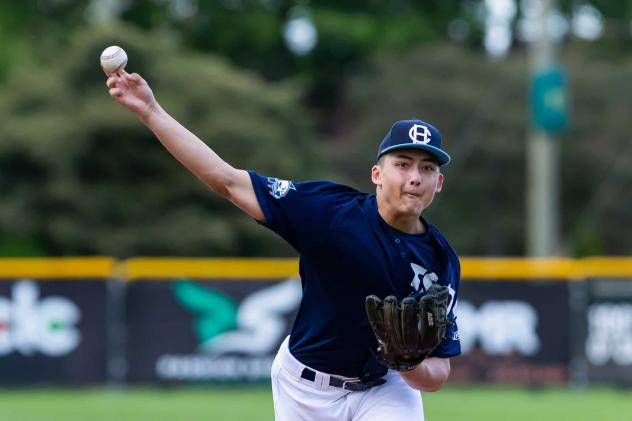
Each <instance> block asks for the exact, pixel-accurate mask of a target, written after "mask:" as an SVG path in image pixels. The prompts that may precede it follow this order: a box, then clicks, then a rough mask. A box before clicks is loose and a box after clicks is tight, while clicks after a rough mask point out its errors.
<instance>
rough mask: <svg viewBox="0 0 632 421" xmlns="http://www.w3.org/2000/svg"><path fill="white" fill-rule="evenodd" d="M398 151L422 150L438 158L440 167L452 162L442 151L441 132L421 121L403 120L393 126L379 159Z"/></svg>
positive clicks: (384, 142)
mask: <svg viewBox="0 0 632 421" xmlns="http://www.w3.org/2000/svg"><path fill="white" fill-rule="evenodd" d="M397 149H421V150H422V151H425V152H428V153H429V154H430V155H432V156H433V157H434V158H436V160H437V162H439V165H446V164H447V163H448V162H450V155H448V154H447V153H446V152H445V151H444V150H443V149H441V132H439V130H437V128H436V127H434V126H433V125H431V124H428V123H425V122H423V121H421V120H401V121H398V122H397V123H395V124H393V127H391V129H390V130H389V131H388V133H386V136H384V140H382V143H380V148H379V149H378V152H377V159H380V157H381V156H382V155H384V154H385V153H388V152H391V151H394V150H397Z"/></svg>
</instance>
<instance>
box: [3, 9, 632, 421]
mask: <svg viewBox="0 0 632 421" xmlns="http://www.w3.org/2000/svg"><path fill="white" fill-rule="evenodd" d="M109 45H120V46H121V47H123V48H124V49H125V50H126V51H127V54H128V56H129V63H128V65H127V67H126V70H127V71H129V72H138V73H140V74H141V75H142V76H143V77H144V78H145V79H147V81H148V82H149V84H150V86H151V87H152V88H153V90H154V93H155V95H156V97H157V99H158V100H159V102H160V103H161V104H162V105H163V107H164V108H165V109H166V110H168V111H169V112H170V113H171V114H172V115H173V116H174V117H175V118H176V119H178V120H179V121H180V122H182V123H183V124H184V125H185V126H187V127H188V128H190V129H191V130H192V131H193V132H194V133H196V134H197V135H198V136H199V137H200V138H201V139H203V140H204V141H205V142H207V143H208V144H209V145H211V147H212V148H213V149H215V150H216V151H217V152H218V153H219V154H220V155H221V156H222V157H224V158H225V159H226V160H227V161H228V162H229V163H231V164H233V165H234V166H236V167H239V168H244V169H254V170H256V171H258V172H260V173H262V174H266V175H270V176H276V177H281V178H284V179H291V180H297V181H300V180H309V179H316V178H318V179H321V178H324V179H331V180H335V181H339V182H342V183H347V184H350V185H352V186H354V187H356V188H358V189H360V190H363V191H373V186H372V184H371V182H370V168H371V165H372V164H373V163H374V158H375V154H376V151H377V146H378V144H379V142H380V141H381V139H382V137H383V136H384V134H385V133H386V132H387V130H388V129H389V128H390V126H391V125H392V123H393V122H394V121H396V120H400V119H407V118H421V119H423V120H425V121H428V122H431V123H432V124H434V125H435V126H437V127H438V128H439V129H440V130H441V132H442V134H443V141H444V145H445V148H446V149H447V150H448V152H449V153H450V154H451V155H452V158H453V162H452V163H451V164H450V165H449V166H447V167H445V169H444V173H445V177H446V183H445V185H444V190H443V192H442V193H441V194H440V195H438V196H437V198H436V199H435V203H434V204H433V206H432V207H431V208H429V209H428V211H427V214H426V216H427V218H428V219H429V220H430V221H431V222H432V223H433V224H434V225H436V226H438V227H439V228H440V229H441V230H442V231H443V232H444V234H445V235H446V237H447V238H449V239H450V241H451V243H452V244H453V246H454V247H455V249H456V250H457V251H458V253H459V254H460V255H461V256H464V259H463V290H462V292H461V299H462V305H461V315H460V323H462V325H461V324H460V327H461V331H462V335H463V338H462V341H463V344H464V356H463V357H460V358H459V359H455V360H454V363H453V377H452V378H453V382H452V383H451V384H450V386H448V388H447V389H446V390H443V391H441V392H439V393H437V394H432V395H429V394H427V395H426V397H425V398H424V400H425V404H426V413H427V418H428V419H433V420H447V419H455V418H457V419H472V420H476V419H479V417H480V419H483V417H484V419H487V420H489V419H505V418H512V419H522V418H520V416H525V418H524V419H527V418H526V417H527V416H528V417H529V418H528V419H532V418H533V416H534V415H535V416H539V417H540V418H541V419H543V420H544V419H551V420H553V419H559V418H561V417H569V418H573V419H577V420H581V419H594V416H595V414H599V416H600V417H601V418H602V419H604V420H628V419H631V418H632V415H630V414H632V405H631V404H630V400H629V398H628V397H627V396H628V393H629V390H628V389H627V387H629V386H630V385H631V384H632V260H628V258H627V257H626V256H630V255H631V253H632V211H630V209H631V205H630V203H631V202H630V197H631V194H630V193H631V192H632V140H631V138H630V127H629V113H630V109H632V85H631V84H630V83H629V79H630V77H632V60H631V59H630V51H632V1H629V0H620V1H607V0H558V1H555V0H441V1H440V0H425V1H421V0H418V1H414V0H392V1H374V0H364V1H356V0H348V1H344V2H341V1H328V0H311V1H310V0H208V1H202V0H101V1H99V0H89V1H76V0H32V1H31V0H28V1H22V2H0V197H1V198H2V206H0V257H2V259H0V278H2V280H3V281H5V282H0V386H1V385H4V386H7V387H9V388H7V389H2V390H0V401H1V402H2V405H0V419H1V420H5V419H6V420H35V419H37V420H40V419H42V420H43V419H46V420H51V419H59V420H74V419H88V418H89V419H111V418H112V417H113V416H118V417H119V418H120V419H130V420H131V419H152V420H153V419H182V420H188V419H199V418H201V417H206V418H208V417H211V419H238V418H240V417H246V416H248V417H250V418H251V419H262V420H263V419H272V418H273V416H272V401H271V396H270V392H269V386H268V385H267V383H266V382H267V380H266V379H267V375H268V372H269V361H270V358H271V356H273V355H274V352H275V350H276V347H277V346H278V343H279V342H280V340H281V339H282V337H283V336H284V335H285V333H286V332H287V330H288V329H289V328H290V326H291V321H292V319H293V317H294V311H295V309H296V304H297V303H298V301H297V300H298V299H300V289H297V288H298V283H297V282H296V279H295V275H296V260H295V257H296V255H295V252H294V251H293V249H291V248H290V247H289V246H288V245H286V244H285V243H284V242H283V241H281V240H280V239H278V238H277V237H276V236H275V235H274V234H272V233H270V232H268V231H267V230H265V229H262V228H260V227H258V226H257V224H256V223H254V222H253V221H252V220H251V219H250V218H249V217H247V216H245V215H244V214H242V213H241V212H239V211H237V210H236V209H234V208H233V206H232V205H231V204H229V203H227V202H224V201H223V200H222V199H220V198H219V197H216V196H214V195H212V194H210V193H209V192H208V190H207V189H206V188H205V187H204V186H203V185H202V184H201V183H199V182H198V181H197V180H196V179H195V178H194V177H193V176H192V175H190V174H189V173H188V172H187V171H186V170H184V169H183V168H182V167H181V166H180V164H178V163H177V162H176V161H175V160H174V159H173V158H171V157H170V156H169V155H168V153H167V152H166V151H165V150H163V149H162V147H161V146H160V145H159V143H158V142H157V141H156V139H154V137H153V135H152V134H151V133H150V132H149V131H148V130H147V129H146V128H145V127H144V126H143V125H142V124H141V123H140V122H139V121H138V120H137V119H136V118H135V117H134V116H133V115H131V114H130V113H129V112H127V111H126V110H124V109H122V108H121V107H119V106H117V105H116V104H115V103H114V101H112V100H111V99H110V98H109V96H108V94H107V88H106V87H105V76H104V74H103V72H102V71H101V69H100V67H99V55H100V53H101V51H102V50H103V49H104V48H105V47H107V46H109ZM94 256H104V257H94ZM235 258H238V259H235ZM77 281H80V282H77ZM266 294H268V295H266ZM260 295H262V296H266V297H270V296H273V297H276V298H274V299H275V300H278V302H279V303H285V304H288V303H290V304H292V303H293V304H292V305H286V306H285V307H288V306H289V307H291V308H289V309H288V308H286V309H285V310H283V311H282V310H279V312H280V313H279V314H281V316H282V318H283V320H284V323H282V327H281V328H279V329H280V330H279V332H278V335H277V336H273V337H271V338H268V342H265V341H264V342H261V343H260V344H259V345H260V346H259V347H258V348H257V347H256V346H255V345H254V344H255V343H258V342H256V341H255V342H251V343H252V344H253V345H252V347H251V349H238V348H230V347H228V348H225V349H219V348H217V347H218V346H219V345H217V343H219V341H216V339H217V338H218V337H219V336H221V335H223V334H228V333H235V332H242V333H244V332H245V333H247V334H249V335H251V336H250V338H251V339H252V338H254V337H255V336H256V335H255V333H253V329H255V327H253V326H239V323H238V320H239V314H242V312H248V311H255V312H256V311H257V308H258V307H257V304H256V303H257V302H258V301H257V297H259V296H260ZM253 303H254V304H253ZM279 306H280V307H283V306H281V304H280V305H279ZM217 309H222V310H221V312H219V313H218V311H219V310H217ZM220 313H221V314H220ZM481 326H491V327H493V328H490V329H489V330H486V329H483V328H481ZM603 326H607V327H610V328H609V330H608V329H605V328H604V327H603ZM604 329H605V330H604ZM499 332H500V333H499ZM252 340H253V341H254V339H252ZM499 385H502V386H500V387H499ZM505 385H512V386H511V387H509V388H508V387H506V386H505ZM14 386H20V387H19V388H17V389H16V388H14ZM104 386H105V387H104ZM175 386H178V387H175ZM202 386H203V387H202ZM68 387H70V388H71V389H68ZM139 387H142V388H139ZM620 387H623V388H620ZM43 388H44V389H43ZM79 397H80V399H79ZM501 401H502V402H505V404H502V405H501V404H500V402H501ZM30 402H38V404H37V405H31V404H30ZM244 402H248V403H252V405H244ZM5 403H6V404H5ZM457 403H458V404H457ZM606 408H607V409H606ZM460 410H462V411H463V412H458V411H460ZM82 411H84V412H82ZM169 411H172V412H169ZM240 411H242V412H240ZM243 411H252V412H243ZM572 411H576V412H572ZM604 411H609V412H604ZM87 414H88V415H87ZM253 414H254V415H253ZM569 414H570V415H569ZM99 417H101V418H99ZM547 417H548V418H547ZM582 417H585V418H582Z"/></svg>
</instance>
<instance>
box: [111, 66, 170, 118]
mask: <svg viewBox="0 0 632 421" xmlns="http://www.w3.org/2000/svg"><path fill="white" fill-rule="evenodd" d="M106 85H107V87H108V88H109V89H110V90H109V93H110V96H111V97H112V98H114V99H115V100H116V102H118V103H119V104H121V105H122V106H124V107H126V108H128V109H129V110H131V111H132V112H134V113H135V114H136V115H138V117H139V118H140V119H141V120H142V119H145V118H147V117H148V116H149V114H151V113H152V111H155V110H157V109H158V108H159V107H158V103H157V102H156V98H155V97H154V93H153V92H152V90H151V88H150V87H149V85H148V84H147V82H146V81H145V79H143V78H142V77H140V75H139V74H138V73H131V74H130V73H127V72H126V71H125V70H119V71H118V72H116V73H113V74H111V75H110V77H109V78H108V80H107V82H106Z"/></svg>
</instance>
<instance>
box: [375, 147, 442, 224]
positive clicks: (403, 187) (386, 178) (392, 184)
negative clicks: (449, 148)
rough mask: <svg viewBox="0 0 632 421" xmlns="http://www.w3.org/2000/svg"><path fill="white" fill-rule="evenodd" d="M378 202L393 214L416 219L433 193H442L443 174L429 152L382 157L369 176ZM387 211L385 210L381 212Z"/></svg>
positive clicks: (430, 200) (398, 152) (410, 151)
mask: <svg viewBox="0 0 632 421" xmlns="http://www.w3.org/2000/svg"><path fill="white" fill-rule="evenodd" d="M371 178H372V180H373V183H374V184H375V185H376V186H377V194H378V197H379V199H380V203H383V204H384V205H385V206H386V207H387V208H388V211H390V212H392V213H394V214H395V215H401V216H405V215H408V216H414V217H415V218H418V217H419V215H421V212H422V211H423V210H424V209H426V208H427V207H428V206H429V205H430V203H432V200H433V199H434V195H435V193H438V192H440V191H441V187H442V185H443V174H441V171H440V168H439V164H437V162H436V161H435V160H434V159H433V158H432V157H431V155H429V154H428V153H426V152H424V151H421V150H417V149H402V150H398V151H393V152H391V153H388V154H386V155H384V156H383V158H382V161H381V163H380V164H378V165H374V166H373V169H372V173H371ZM383 210H387V209H383Z"/></svg>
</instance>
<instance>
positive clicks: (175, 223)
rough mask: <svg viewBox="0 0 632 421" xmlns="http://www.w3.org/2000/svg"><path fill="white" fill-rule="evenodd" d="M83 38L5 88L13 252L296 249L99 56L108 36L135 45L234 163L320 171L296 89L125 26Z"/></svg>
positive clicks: (169, 103)
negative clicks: (114, 90) (189, 153)
mask: <svg viewBox="0 0 632 421" xmlns="http://www.w3.org/2000/svg"><path fill="white" fill-rule="evenodd" d="M75 40H76V42H75V43H73V44H72V46H71V47H70V48H68V49H67V50H66V52H65V53H64V54H61V55H59V56H58V57H57V58H55V59H54V60H51V61H50V62H49V63H47V64H46V71H39V70H33V71H30V72H26V73H24V74H22V75H20V77H17V78H14V79H12V80H11V81H10V82H9V83H8V85H7V86H6V87H5V88H4V94H3V95H2V97H1V98H0V139H2V141H1V142H0V194H1V195H2V197H3V206H2V207H1V209H0V236H1V238H2V239H4V241H0V245H2V251H4V252H6V251H7V250H8V249H11V247H10V245H11V242H13V245H14V254H20V253H24V254H33V253H34V254H37V253H38V252H37V250H41V251H43V252H44V253H46V254H50V255H75V254H105V255H112V256H118V257H126V256H133V255H188V256H194V255H204V256H208V255H227V254H229V255H244V256H247V255H253V254H256V255H261V254H268V255H282V254H287V253H289V252H290V250H289V249H288V247H287V246H285V245H284V243H283V242H281V241H275V240H272V237H274V236H273V234H270V233H268V232H267V230H265V229H256V228H255V229H253V228H254V226H255V222H254V221H252V220H250V218H248V217H246V216H245V215H242V213H241V212H239V211H236V210H235V209H234V208H233V206H232V205H231V204H229V203H226V202H225V201H224V200H223V199H220V198H219V197H216V196H215V195H213V194H212V193H210V192H209V191H207V190H206V188H205V187H204V186H203V185H202V184H201V183H200V182H198V181H197V180H195V179H194V178H192V177H191V175H190V174H189V173H188V172H187V171H186V170H185V169H184V168H182V167H181V166H180V165H179V164H178V163H177V162H176V161H175V160H174V159H172V158H171V157H170V156H169V155H168V153H167V152H166V151H164V150H163V148H162V147H161V146H160V144H159V143H158V141H157V140H155V139H154V138H153V135H152V134H151V133H150V132H149V131H148V130H147V129H146V128H145V127H144V126H143V125H142V124H141V123H140V122H139V121H137V119H136V118H135V117H134V116H133V115H131V114H130V113H129V112H127V111H126V110H124V109H122V107H119V106H118V105H116V104H115V103H114V102H113V101H112V100H111V99H110V98H109V96H108V95H107V88H106V87H105V85H104V82H105V77H104V75H103V73H102V72H101V69H100V68H99V64H98V56H99V54H100V52H101V50H102V49H103V46H104V45H108V44H110V43H120V44H121V45H124V46H125V47H126V49H127V51H128V53H129V55H130V57H131V61H130V63H129V65H128V67H129V68H130V70H134V71H139V72H140V73H141V74H142V75H143V76H144V77H145V78H147V80H148V81H149V82H150V84H151V85H152V88H153V89H154V91H155V92H156V95H157V97H158V99H159V100H160V101H161V103H162V104H163V105H164V106H165V108H166V109H167V110H169V111H170V112H171V113H172V114H173V115H174V116H175V117H176V118H178V119H180V120H181V121H182V122H183V123H184V124H185V125H187V126H188V127H190V128H191V129H192V130H193V131H194V132H195V133H197V134H198V135H199V136H200V137H201V138H202V139H204V140H205V141H207V142H208V143H209V144H210V145H212V147H213V148H214V149H215V150H216V151H217V152H218V153H219V154H220V155H221V156H223V157H225V159H226V160H227V161H228V162H230V163H232V164H234V165H236V166H238V167H241V168H252V169H256V170H257V171H260V172H262V173H264V174H270V175H275V176H280V177H287V178H293V177H299V175H300V176H301V177H316V176H318V174H320V173H321V172H320V171H321V170H320V168H321V165H322V163H321V162H320V160H319V153H318V149H317V148H316V147H315V145H314V142H313V140H314V131H313V130H314V129H313V126H312V125H311V124H310V123H309V119H308V118H307V115H306V114H305V113H304V111H302V109H301V107H300V106H299V104H298V102H297V101H298V94H297V90H296V89H295V88H294V87H292V86H290V85H281V84H276V85H274V86H267V85H266V84H265V83H264V82H262V81H261V80H259V79H258V78H257V77H255V76H253V75H248V74H245V73H244V72H242V71H239V70H237V69H236V68H234V67H232V66H230V65H228V64H226V63H224V62H222V61H221V60H219V59H217V58H213V57H202V56H195V55H191V54H187V53H184V52H182V51H180V49H178V48H177V47H176V45H175V44H173V43H172V42H169V40H165V39H163V38H162V37H160V36H158V35H143V34H140V33H138V32H137V31H132V30H130V29H128V28H124V27H116V28H111V29H110V30H102V31H98V32H92V31H89V32H84V33H81V36H78V37H76V38H75ZM24 237H26V238H31V239H33V240H32V242H34V243H35V244H34V245H33V244H31V243H28V242H26V243H25V241H24ZM27 246H29V247H27ZM7 254H8V253H7Z"/></svg>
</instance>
